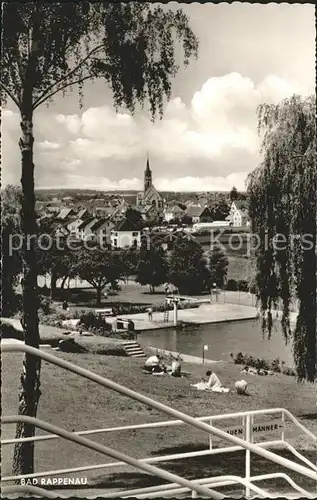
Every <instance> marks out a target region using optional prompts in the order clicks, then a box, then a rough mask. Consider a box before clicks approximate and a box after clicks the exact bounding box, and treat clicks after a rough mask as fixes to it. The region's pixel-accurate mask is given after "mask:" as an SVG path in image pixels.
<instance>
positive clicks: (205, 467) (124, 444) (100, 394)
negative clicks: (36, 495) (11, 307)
mask: <svg viewBox="0 0 317 500" xmlns="http://www.w3.org/2000/svg"><path fill="white" fill-rule="evenodd" d="M57 355H58V356H59V357H62V358H63V359H65V360H68V361H71V362H73V363H76V364H78V365H80V366H82V367H85V368H88V369H90V370H92V371H94V372H95V373H98V374H100V375H103V376H105V377H107V378H110V379H112V380H115V381H116V382H118V383H121V384H123V385H126V386H127V387H129V388H131V389H133V390H136V391H139V392H141V393H143V394H145V395H147V396H150V397H152V398H154V399H157V400H158V401H160V402H162V403H165V404H168V405H170V406H172V407H174V408H177V409H178V410H180V411H184V412H186V413H188V414H190V415H192V416H194V417H197V416H204V415H216V414H221V413H229V412H236V411H245V410H250V409H260V408H273V407H285V408H287V409H288V410H290V411H291V412H292V413H293V414H294V415H295V416H297V418H299V420H300V421H301V422H302V423H303V424H304V425H305V426H306V427H308V428H309V429H311V430H312V431H313V432H317V420H316V406H315V403H316V387H314V386H312V385H308V384H305V385H302V386H299V385H297V384H296V382H295V380H294V379H293V378H292V377H287V376H284V375H276V376H274V377H250V376H249V378H250V380H249V383H250V389H249V392H250V396H249V397H246V396H244V397H243V396H238V395H237V394H236V393H235V392H234V391H231V392H230V393H229V394H215V393H208V394H207V393H204V392H199V391H196V390H195V389H194V388H192V387H190V383H195V382H196V381H198V380H200V379H201V377H202V376H203V375H204V372H205V370H206V368H205V367H204V366H202V365H191V364H184V370H185V371H188V372H190V373H191V376H190V377H189V378H182V379H174V378H172V377H169V376H165V377H156V378H154V377H151V376H149V375H145V374H143V373H142V371H141V367H142V364H143V362H144V360H141V359H135V358H121V357H115V356H113V357H111V356H102V355H98V356H97V355H94V354H86V353H85V354H77V355H75V354H66V353H58V354H57ZM21 362H22V356H21V355H20V354H14V353H12V354H5V355H4V356H3V361H2V411H3V414H4V415H8V414H15V413H16V412H17V401H18V392H17V391H18V385H19V374H20V370H21V366H22V364H21ZM215 366H216V369H215V371H216V372H217V374H218V375H219V377H220V380H221V381H222V382H223V384H224V385H226V386H228V387H230V388H231V389H232V388H233V384H234V381H235V380H237V379H238V378H241V375H240V367H238V366H237V365H234V364H229V363H219V364H217V365H215ZM38 417H39V418H40V419H43V420H46V421H48V422H51V423H52V424H55V425H58V426H61V427H63V428H65V429H68V430H77V431H78V430H85V429H93V428H102V427H108V426H111V427H112V426H123V425H129V424H130V425H131V424H135V423H145V422H153V421H160V420H161V421H162V420H169V418H168V417H167V416H166V415H164V414H162V413H159V412H158V411H156V410H152V409H151V408H148V407H145V406H144V405H141V404H140V403H138V402H136V401H134V400H131V399H128V398H126V397H125V396H121V395H119V394H117V393H115V392H113V391H111V390H107V389H104V388H102V387H100V386H98V385H96V384H94V383H93V382H90V381H86V380H84V379H82V378H79V377H77V376H76V375H75V374H72V373H70V372H67V371H65V370H62V369H61V368H58V367H55V366H53V365H49V364H47V363H43V365H42V396H41V399H40V404H39V409H38ZM265 420H266V419H265ZM232 424H233V425H235V424H236V422H235V423H232ZM39 432H41V431H39ZM2 433H3V438H4V439H5V438H8V437H14V426H13V425H7V426H4V428H3V431H2ZM268 437H269V436H268ZM272 437H273V436H272ZM274 437H275V438H277V436H276V434H275V435H274ZM286 437H287V439H288V441H289V442H290V443H291V444H293V445H295V446H296V448H297V449H298V450H299V451H302V452H303V453H305V454H306V456H307V457H310V459H311V460H314V458H315V457H316V450H315V449H313V444H312V443H311V442H310V440H309V439H307V437H306V438H305V436H304V435H303V434H299V433H298V431H297V430H296V429H295V428H294V427H293V426H292V427H290V428H287V432H286ZM90 438H91V439H94V440H97V441H98V442H100V443H104V444H106V445H107V446H110V447H113V448H116V449H117V450H119V451H122V452H124V453H127V454H130V455H132V456H134V457H138V458H142V457H149V456H151V455H152V456H154V455H158V454H159V455H162V454H169V453H176V452H182V451H183V452H185V451H189V450H190V451H193V450H199V449H204V448H205V449H206V448H207V447H208V436H207V435H205V434H204V433H203V432H201V431H198V430H195V429H192V428H191V427H188V426H186V428H185V427H184V426H179V427H170V428H160V429H149V430H140V431H139V430H136V431H132V432H131V431H130V432H127V431H126V432H114V433H106V434H103V435H102V434H99V435H94V436H90ZM215 444H216V445H220V444H221V443H220V441H218V442H217V441H216V442H215ZM12 449H13V447H12V446H7V447H5V448H3V453H2V458H3V462H2V474H3V475H8V474H11V461H12ZM281 453H283V454H284V456H287V457H289V458H291V456H290V455H289V454H288V453H285V452H282V451H281ZM108 461H112V459H108V458H107V457H105V456H101V455H99V454H98V453H95V452H92V451H87V450H85V449H83V448H81V447H79V446H77V445H75V444H72V443H68V442H66V441H61V440H52V441H46V442H42V443H37V444H36V471H44V470H49V469H63V468H66V467H79V466H84V465H85V464H87V463H89V464H97V463H106V462H108ZM314 461H315V460H314ZM252 463H253V468H252V474H261V473H264V471H265V472H271V471H273V470H274V471H276V470H281V469H282V468H280V467H279V466H274V465H272V464H271V463H269V462H267V461H266V460H264V459H260V458H257V457H254V460H253V455H252ZM160 466H161V467H163V468H166V469H168V470H170V471H173V472H176V473H179V474H180V475H183V476H186V477H187V478H198V477H211V476H214V475H221V474H225V473H226V474H233V473H234V474H238V475H243V470H244V455H243V453H235V454H224V455H215V456H211V457H205V458H195V459H187V460H183V461H175V462H169V463H164V464H162V463H161V464H160ZM290 475H291V477H293V478H294V479H295V480H296V481H297V482H298V484H301V485H302V486H305V484H306V486H309V487H310V488H313V485H312V481H310V482H309V480H308V479H304V480H303V479H302V478H299V477H297V476H296V474H293V473H291V472H290ZM76 477H88V483H89V485H90V487H91V488H97V489H98V488H122V487H138V486H139V485H142V486H149V485H153V484H157V483H156V481H155V478H152V477H151V476H148V475H144V474H142V473H139V472H138V471H135V470H134V469H131V468H123V467H121V468H117V469H104V470H102V469H100V470H95V471H90V472H82V473H77V474H76ZM283 484H284V483H283Z"/></svg>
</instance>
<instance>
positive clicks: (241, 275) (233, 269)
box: [227, 255, 250, 280]
mask: <svg viewBox="0 0 317 500" xmlns="http://www.w3.org/2000/svg"><path fill="white" fill-rule="evenodd" d="M249 276H250V259H245V258H243V257H238V256H237V257H236V256H232V255H229V256H228V276H227V278H228V279H234V280H245V279H248V278H249Z"/></svg>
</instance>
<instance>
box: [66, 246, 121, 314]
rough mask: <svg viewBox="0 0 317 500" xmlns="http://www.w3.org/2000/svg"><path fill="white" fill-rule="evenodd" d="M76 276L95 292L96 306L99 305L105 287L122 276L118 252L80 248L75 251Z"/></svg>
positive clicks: (119, 253)
mask: <svg viewBox="0 0 317 500" xmlns="http://www.w3.org/2000/svg"><path fill="white" fill-rule="evenodd" d="M75 272H76V275H77V276H79V277H80V278H81V279H82V280H86V281H88V283H90V284H91V285H92V286H93V287H94V288H95V290H96V292H97V297H96V305H97V306H99V305H100V304H101V293H102V290H103V289H104V288H105V286H106V285H108V284H112V283H115V282H116V281H117V280H119V279H120V278H121V277H122V276H124V264H123V263H122V257H121V252H120V251H115V250H106V251H104V250H99V249H98V248H97V247H95V248H91V249H88V248H81V249H79V250H78V251H77V256H76V265H75Z"/></svg>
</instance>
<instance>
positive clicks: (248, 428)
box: [245, 415, 251, 498]
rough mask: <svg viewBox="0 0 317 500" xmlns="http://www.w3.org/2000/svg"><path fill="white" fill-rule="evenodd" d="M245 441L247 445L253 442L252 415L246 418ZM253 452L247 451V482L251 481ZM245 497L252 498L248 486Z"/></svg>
mask: <svg viewBox="0 0 317 500" xmlns="http://www.w3.org/2000/svg"><path fill="white" fill-rule="evenodd" d="M245 440H246V441H247V443H250V442H251V419H250V415H247V416H246V417H245ZM250 469H251V452H250V450H245V478H246V480H247V481H250V475H251V470H250ZM245 497H246V498H250V488H249V487H248V486H246V488H245Z"/></svg>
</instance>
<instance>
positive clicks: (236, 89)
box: [1, 2, 315, 191]
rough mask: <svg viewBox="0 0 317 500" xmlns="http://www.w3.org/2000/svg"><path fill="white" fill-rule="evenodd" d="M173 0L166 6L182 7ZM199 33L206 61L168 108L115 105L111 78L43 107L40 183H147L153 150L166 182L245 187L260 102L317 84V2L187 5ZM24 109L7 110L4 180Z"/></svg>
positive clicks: (160, 183)
mask: <svg viewBox="0 0 317 500" xmlns="http://www.w3.org/2000/svg"><path fill="white" fill-rule="evenodd" d="M179 6H180V4H175V3H173V2H172V3H169V4H168V6H165V7H164V8H172V9H175V8H179ZM182 7H183V10H184V11H185V12H186V14H187V15H188V17H189V20H190V25H191V27H192V29H193V31H194V32H195V34H196V36H197V37H198V39H199V43H200V50H199V57H198V59H197V61H195V60H194V61H192V62H191V64H190V65H189V67H188V68H186V69H184V68H181V69H180V71H179V73H178V74H177V76H176V78H175V79H174V81H173V89H172V97H171V100H170V102H169V103H167V104H166V106H165V112H164V117H163V119H162V120H159V119H158V120H156V122H155V123H152V122H151V121H150V119H149V117H148V116H146V115H145V114H144V113H140V112H137V113H136V114H135V115H134V116H131V114H130V113H129V112H127V111H126V110H124V109H122V110H120V112H118V113H116V112H115V110H114V108H113V106H112V95H111V91H110V90H109V89H108V88H107V87H106V86H105V84H104V83H103V82H100V81H99V82H96V83H94V84H92V83H88V84H87V85H86V87H85V91H84V107H83V108H82V109H80V107H79V103H78V98H77V97H76V93H75V92H74V93H72V94H68V95H67V97H66V98H62V97H61V96H56V98H55V100H54V102H53V104H52V105H50V107H49V108H47V107H46V106H42V107H39V108H38V109H37V110H36V112H35V116H34V133H35V147H34V163H35V185H36V187H38V188H75V189H85V188H86V189H98V190H113V189H120V190H124V189H138V190H139V189H142V187H143V173H144V168H145V163H146V155H147V152H148V153H149V156H150V164H151V168H152V173H153V181H154V185H155V186H156V188H157V189H158V190H162V191H227V190H230V189H231V188H232V187H233V186H235V187H236V188H237V189H239V190H244V189H245V182H246V178H247V175H248V174H249V173H250V172H251V171H252V170H253V169H254V168H256V166H257V165H258V164H259V162H260V160H261V158H260V155H259V147H260V139H259V137H258V134H257V118H256V109H257V106H258V105H259V104H260V103H262V102H263V103H264V102H265V103H278V102H280V101H281V100H282V99H284V98H286V97H289V96H291V95H292V94H294V93H297V94H301V95H303V96H305V95H308V94H310V93H313V92H314V89H315V22H314V7H313V5H309V4H304V5H301V4H291V5H290V4H274V3H270V4H267V5H261V4H253V5H252V4H247V3H245V4H243V3H238V2H235V3H233V4H225V3H223V4H221V3H220V4H217V5H212V4H204V5H201V4H197V3H194V4H186V5H185V4H184V5H183V6H182ZM19 122H20V120H19V115H18V113H17V109H16V108H15V107H14V104H12V105H11V103H9V102H8V105H7V108H6V109H3V110H2V127H1V132H2V185H6V184H18V183H19V179H20V176H21V175H20V164H21V163H20V150H19V146H18V140H19Z"/></svg>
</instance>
